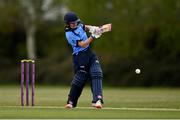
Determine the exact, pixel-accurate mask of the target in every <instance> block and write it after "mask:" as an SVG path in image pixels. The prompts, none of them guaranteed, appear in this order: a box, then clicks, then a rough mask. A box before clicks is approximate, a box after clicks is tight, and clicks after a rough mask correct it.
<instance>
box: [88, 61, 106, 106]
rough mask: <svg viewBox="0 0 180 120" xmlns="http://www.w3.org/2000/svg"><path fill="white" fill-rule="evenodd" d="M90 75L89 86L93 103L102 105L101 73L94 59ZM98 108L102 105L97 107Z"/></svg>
mask: <svg viewBox="0 0 180 120" xmlns="http://www.w3.org/2000/svg"><path fill="white" fill-rule="evenodd" d="M90 75H91V80H92V81H91V82H92V83H91V86H92V92H93V102H96V103H97V102H98V101H99V102H100V103H103V93H102V79H103V73H102V69H101V66H100V63H99V61H98V60H97V59H96V60H94V61H93V62H92V63H91V66H90ZM97 107H98V108H99V107H100V108H101V107H102V105H98V106H97Z"/></svg>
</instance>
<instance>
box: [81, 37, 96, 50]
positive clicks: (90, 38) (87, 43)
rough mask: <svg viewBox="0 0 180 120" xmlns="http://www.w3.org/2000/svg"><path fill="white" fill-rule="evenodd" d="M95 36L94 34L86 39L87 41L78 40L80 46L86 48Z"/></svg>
mask: <svg viewBox="0 0 180 120" xmlns="http://www.w3.org/2000/svg"><path fill="white" fill-rule="evenodd" d="M93 39H94V38H93V37H92V36H90V37H89V38H88V39H87V40H85V41H78V45H79V46H80V47H83V48H85V47H86V46H88V45H89V44H90V43H91V42H92V41H93Z"/></svg>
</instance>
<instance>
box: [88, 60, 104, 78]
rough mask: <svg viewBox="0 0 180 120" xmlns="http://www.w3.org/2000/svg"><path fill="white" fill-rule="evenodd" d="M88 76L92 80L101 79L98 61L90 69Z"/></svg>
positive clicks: (101, 74)
mask: <svg viewBox="0 0 180 120" xmlns="http://www.w3.org/2000/svg"><path fill="white" fill-rule="evenodd" d="M90 74H91V78H92V79H102V78H103V73H102V69H101V66H100V64H99V61H95V62H94V63H93V64H92V65H91V67H90Z"/></svg>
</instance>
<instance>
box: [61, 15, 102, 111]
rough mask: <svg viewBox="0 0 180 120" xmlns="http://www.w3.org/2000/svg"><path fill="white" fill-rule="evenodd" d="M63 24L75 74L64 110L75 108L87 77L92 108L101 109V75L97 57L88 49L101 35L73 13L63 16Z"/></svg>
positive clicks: (95, 28)
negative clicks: (88, 33) (64, 24)
mask: <svg viewBox="0 0 180 120" xmlns="http://www.w3.org/2000/svg"><path fill="white" fill-rule="evenodd" d="M64 22H65V23H66V27H65V34H66V38H67V41H68V43H69V44H70V45H71V46H72V49H73V53H72V55H73V65H74V73H75V74H74V77H73V80H72V82H71V89H70V92H69V95H68V100H67V104H66V106H65V108H74V107H76V106H77V102H78V99H79V97H80V95H81V93H82V90H83V88H84V85H85V83H86V81H87V79H88V77H90V80H91V89H92V94H93V100H92V106H93V107H95V108H102V104H103V95H102V78H103V73H102V69H101V66H100V63H99V60H98V58H97V56H96V55H95V54H94V53H93V52H92V51H91V49H90V47H89V45H90V43H91V42H93V41H94V40H95V39H97V38H99V37H100V36H101V34H97V33H95V31H96V30H97V29H98V27H95V26H90V25H84V24H83V23H82V22H81V21H80V19H79V18H78V16H77V15H76V14H75V13H73V12H68V13H67V14H66V15H65V16H64ZM86 30H89V32H91V33H92V34H91V35H90V37H88V36H87V34H86Z"/></svg>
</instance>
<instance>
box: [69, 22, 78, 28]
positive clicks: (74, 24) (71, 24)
mask: <svg viewBox="0 0 180 120" xmlns="http://www.w3.org/2000/svg"><path fill="white" fill-rule="evenodd" d="M69 26H70V27H71V28H72V29H73V28H76V27H77V22H70V23H69Z"/></svg>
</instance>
